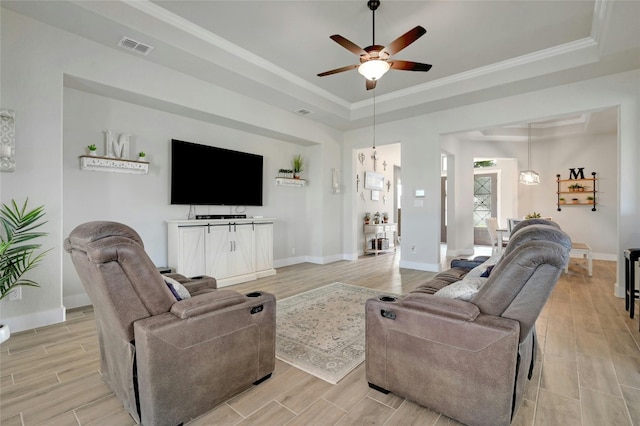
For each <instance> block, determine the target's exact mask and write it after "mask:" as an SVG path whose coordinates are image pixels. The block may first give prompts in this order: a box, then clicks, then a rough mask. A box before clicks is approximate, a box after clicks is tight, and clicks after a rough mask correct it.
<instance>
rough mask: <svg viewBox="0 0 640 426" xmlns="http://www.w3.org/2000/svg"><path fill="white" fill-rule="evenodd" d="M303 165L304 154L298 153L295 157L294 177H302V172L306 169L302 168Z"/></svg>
mask: <svg viewBox="0 0 640 426" xmlns="http://www.w3.org/2000/svg"><path fill="white" fill-rule="evenodd" d="M302 165H303V160H302V154H298V155H296V156H295V157H293V177H294V179H300V172H302V171H303V170H304V169H303V168H302Z"/></svg>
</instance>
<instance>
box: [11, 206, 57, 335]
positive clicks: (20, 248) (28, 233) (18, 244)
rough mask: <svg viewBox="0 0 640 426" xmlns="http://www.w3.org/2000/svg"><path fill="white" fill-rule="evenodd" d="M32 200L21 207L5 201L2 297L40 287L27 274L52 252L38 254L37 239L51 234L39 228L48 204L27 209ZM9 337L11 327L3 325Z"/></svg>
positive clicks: (43, 222)
mask: <svg viewBox="0 0 640 426" xmlns="http://www.w3.org/2000/svg"><path fill="white" fill-rule="evenodd" d="M28 201H29V200H28V199H27V200H25V202H24V204H23V205H22V207H20V206H18V204H17V203H16V201H15V200H11V204H10V205H7V204H2V207H1V208H0V224H1V226H0V300H2V299H4V298H5V297H6V296H7V295H9V293H11V292H12V291H13V290H15V289H16V287H18V286H29V287H40V285H39V284H38V283H36V282H35V281H33V280H31V279H29V278H26V277H25V275H26V273H27V272H29V271H30V270H32V269H33V268H35V267H36V266H37V265H38V264H39V263H40V261H41V260H42V259H43V258H44V255H45V254H46V253H47V252H48V251H49V250H45V251H43V252H40V253H38V254H36V252H37V251H38V250H39V249H40V247H41V246H42V245H41V244H36V243H34V242H33V241H34V240H36V239H38V238H41V237H44V236H46V235H48V233H46V232H41V231H38V230H37V228H39V227H41V226H42V225H44V224H45V223H47V222H46V221H42V220H41V219H42V218H43V216H44V214H45V212H44V206H40V207H36V208H34V209H33V210H29V211H27V204H28ZM5 336H6V337H5ZM9 336H10V333H9V327H8V326H7V325H3V324H0V339H2V338H4V340H6V339H8V338H9ZM0 343H2V341H0Z"/></svg>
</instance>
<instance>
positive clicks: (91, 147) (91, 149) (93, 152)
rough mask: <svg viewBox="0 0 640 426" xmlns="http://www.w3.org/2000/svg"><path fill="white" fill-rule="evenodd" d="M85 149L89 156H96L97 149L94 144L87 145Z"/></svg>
mask: <svg viewBox="0 0 640 426" xmlns="http://www.w3.org/2000/svg"><path fill="white" fill-rule="evenodd" d="M87 148H88V149H89V155H96V151H97V149H98V148H97V147H96V144H93V143H92V144H91V145H87Z"/></svg>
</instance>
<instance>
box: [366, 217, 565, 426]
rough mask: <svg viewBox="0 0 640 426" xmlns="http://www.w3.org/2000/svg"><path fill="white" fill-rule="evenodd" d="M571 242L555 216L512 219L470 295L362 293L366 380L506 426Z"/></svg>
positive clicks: (475, 420) (461, 416) (467, 418)
mask: <svg viewBox="0 0 640 426" xmlns="http://www.w3.org/2000/svg"><path fill="white" fill-rule="evenodd" d="M525 222H527V221H525ZM570 249H571V240H570V238H569V236H568V235H567V234H565V233H564V232H563V231H561V230H560V229H559V227H557V225H556V224H552V223H544V222H540V221H536V222H531V223H526V224H525V223H521V224H520V225H519V226H518V227H516V228H514V232H513V234H512V236H511V238H510V240H509V244H508V245H507V248H506V249H505V252H504V254H503V256H502V258H501V259H500V260H499V262H498V263H497V264H496V265H495V267H493V269H492V270H491V272H490V275H489V277H488V279H487V280H486V282H485V284H484V285H483V286H482V287H480V289H479V291H478V292H477V293H476V294H475V296H473V297H472V298H471V299H470V300H469V301H464V300H458V299H450V298H443V297H439V296H436V295H431V294H424V293H409V294H408V295H406V296H404V297H386V298H385V297H383V298H379V299H369V300H368V301H367V303H366V375H367V381H368V382H369V385H370V386H371V387H372V388H374V389H378V390H380V391H383V392H388V391H391V392H393V393H394V394H397V395H399V396H402V397H406V398H408V399H409V400H412V401H415V402H417V403H418V404H420V405H423V406H425V407H428V408H431V409H433V410H435V411H437V412H440V413H443V414H444V415H446V416H449V417H451V418H453V419H456V420H458V421H460V422H462V423H465V424H468V425H491V426H498V425H508V424H510V422H511V420H512V418H513V415H514V414H515V412H516V410H517V408H518V406H519V404H520V402H521V400H522V395H523V393H524V389H525V384H526V381H527V380H526V379H527V378H529V379H530V378H531V372H532V370H533V366H534V358H535V350H536V348H535V322H536V319H537V318H538V315H539V314H540V311H541V310H542V308H543V306H544V304H545V303H546V301H547V299H548V297H549V295H550V294H551V291H552V290H553V288H554V287H555V285H556V282H557V280H558V278H559V276H560V274H561V273H562V271H563V270H564V267H565V265H566V264H567V262H568V260H569V251H570Z"/></svg>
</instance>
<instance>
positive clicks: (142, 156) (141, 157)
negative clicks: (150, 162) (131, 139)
mask: <svg viewBox="0 0 640 426" xmlns="http://www.w3.org/2000/svg"><path fill="white" fill-rule="evenodd" d="M146 156H147V153H146V152H144V151H140V152H139V153H138V161H146Z"/></svg>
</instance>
